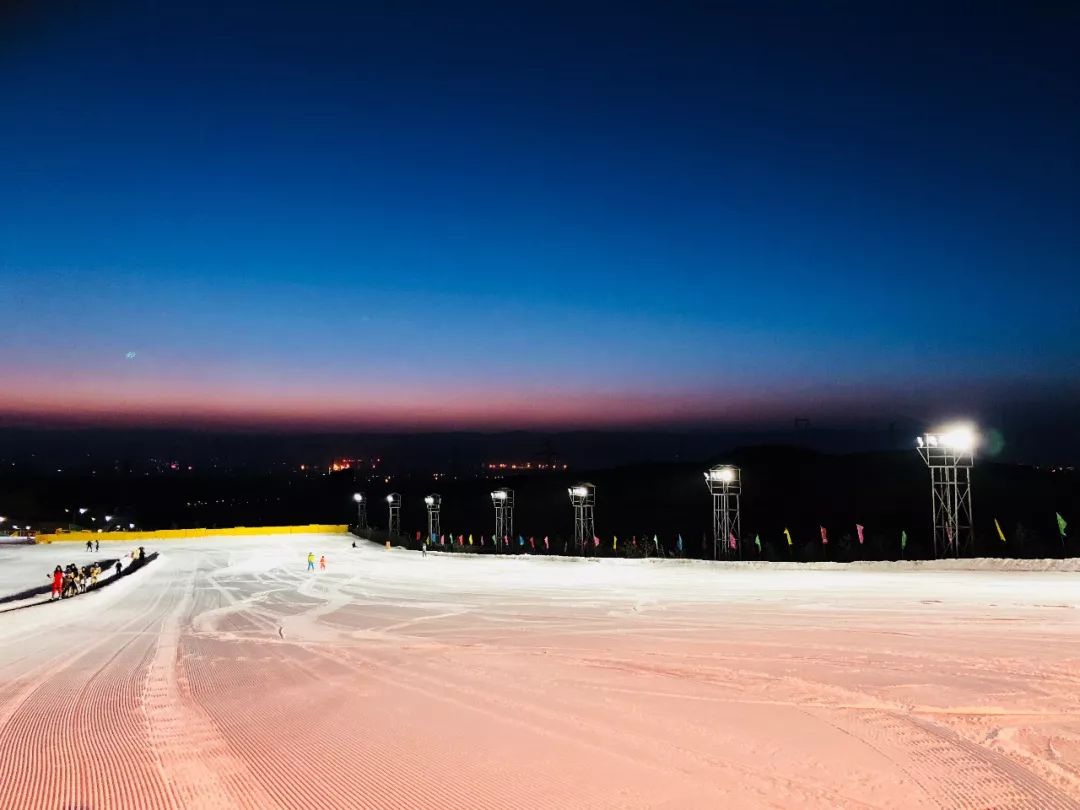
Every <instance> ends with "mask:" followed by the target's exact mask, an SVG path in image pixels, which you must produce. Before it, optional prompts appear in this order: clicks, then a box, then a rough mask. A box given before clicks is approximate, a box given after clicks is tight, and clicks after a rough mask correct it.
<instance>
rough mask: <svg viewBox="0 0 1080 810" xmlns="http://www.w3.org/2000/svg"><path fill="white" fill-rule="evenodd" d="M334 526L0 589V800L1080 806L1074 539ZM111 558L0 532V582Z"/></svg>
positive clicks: (1078, 579)
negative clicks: (309, 557) (802, 561)
mask: <svg viewBox="0 0 1080 810" xmlns="http://www.w3.org/2000/svg"><path fill="white" fill-rule="evenodd" d="M349 543H350V538H349V537H347V536H346V537H342V536H340V535H337V536H334V535H326V536H303V537H265V538H236V539H215V540H211V541H206V540H199V541H191V542H186V541H185V542H176V541H173V542H169V543H162V544H160V545H159V546H157V547H155V548H149V547H148V551H152V550H159V551H161V552H162V556H161V558H160V559H159V560H158V561H156V562H154V563H152V564H151V565H150V566H148V567H147V568H146V569H145V570H143V571H140V572H137V573H136V574H134V575H133V576H131V577H126V578H124V579H123V580H121V581H120V582H119V583H117V584H116V585H114V586H111V587H109V588H106V589H104V590H102V591H100V592H95V593H91V594H87V595H85V596H81V597H78V598H76V599H72V600H67V601H65V602H63V603H57V604H50V605H45V606H42V607H35V608H29V609H25V610H18V611H13V612H0V808H20V810H21V809H22V808H56V807H92V808H146V809H147V810H153V808H200V807H202V808H209V807H249V808H273V807H290V808H323V807H334V808H336V807H341V808H354V807H361V808H363V807H369V808H376V807H379V808H382V807H401V808H405V807H417V808H431V807H462V808H503V807H515V808H516V807H522V808H525V807H536V808H550V807H575V808H602V807H624V808H640V807H662V808H697V807H700V808H717V807H751V808H757V807H777V808H779V807H783V808H792V807H820V808H835V807H904V808H909V807H916V808H917V807H966V808H1009V807H1016V808H1040V809H1041V808H1073V807H1080V801H1078V797H1080V618H1078V614H1077V610H1076V606H1077V602H1078V594H1080V572H1078V571H1077V570H1076V566H1075V563H1073V562H1071V561H1069V562H1066V563H1063V562H1061V561H1017V562H1016V563H1015V564H1013V563H1006V562H1003V561H994V560H987V561H972V560H963V561H944V562H937V563H933V564H925V565H915V564H911V563H897V564H889V563H874V564H865V565H854V566H836V565H818V566H813V567H808V566H785V565H757V564H750V563H744V564H713V563H700V562H697V563H690V562H679V561H664V562H660V561H649V560H604V561H596V560H567V559H559V558H525V557H504V558H495V557H478V556H464V555H463V556H451V555H440V554H429V555H428V557H427V558H421V557H420V555H419V554H418V553H414V552H406V551H400V550H394V551H386V550H385V549H383V548H381V547H378V546H373V545H368V544H363V547H362V548H359V549H352V548H350V547H349ZM122 550H123V551H125V552H126V551H129V550H130V549H128V548H126V547H124V548H123V549H122ZM308 550H311V551H314V552H315V553H316V555H319V554H326V555H327V558H328V570H327V571H325V572H315V573H314V574H309V573H307V572H306V571H305V570H304V556H305V555H306V553H307V552H308ZM107 552H108V554H107ZM114 554H115V551H114V550H113V547H112V546H111V545H109V546H108V547H107V545H106V544H105V543H103V544H102V549H101V554H100V555H93V554H90V555H86V553H85V552H81V551H79V550H78V548H77V547H71V546H60V545H54V546H48V547H8V548H0V593H8V592H12V591H16V590H19V589H21V588H22V587H25V585H26V584H27V582H28V581H29V582H30V583H31V584H33V581H34V580H36V579H40V580H41V581H44V577H45V576H46V574H47V573H48V571H50V570H51V569H52V567H53V565H55V564H57V563H58V562H63V563H66V562H67V561H68V559H69V558H70V559H71V561H74V562H80V561H81V560H82V556H83V555H85V556H86V557H87V559H89V558H91V557H94V556H112V555H114ZM1021 563H1022V564H1021ZM1007 567H1011V568H1023V569H1026V570H1003V569H1004V568H1007ZM973 569H974V570H973ZM1049 569H1054V570H1049Z"/></svg>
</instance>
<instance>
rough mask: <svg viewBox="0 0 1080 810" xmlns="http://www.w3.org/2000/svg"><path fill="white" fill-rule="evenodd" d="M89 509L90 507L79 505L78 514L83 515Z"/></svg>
mask: <svg viewBox="0 0 1080 810" xmlns="http://www.w3.org/2000/svg"><path fill="white" fill-rule="evenodd" d="M89 511H90V509H89V508H88V507H85V506H80V507H79V514H80V515H85V514H86V513H87V512H89Z"/></svg>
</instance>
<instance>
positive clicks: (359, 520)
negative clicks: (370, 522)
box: [352, 492, 367, 530]
mask: <svg viewBox="0 0 1080 810" xmlns="http://www.w3.org/2000/svg"><path fill="white" fill-rule="evenodd" d="M352 499H353V500H354V501H356V526H357V528H358V529H361V530H363V529H366V528H367V498H365V497H364V493H363V492H354V493H353V496H352Z"/></svg>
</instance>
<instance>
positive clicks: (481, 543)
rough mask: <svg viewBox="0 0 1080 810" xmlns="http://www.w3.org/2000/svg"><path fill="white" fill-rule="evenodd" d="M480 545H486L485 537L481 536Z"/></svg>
mask: <svg viewBox="0 0 1080 810" xmlns="http://www.w3.org/2000/svg"><path fill="white" fill-rule="evenodd" d="M480 545H484V535H480Z"/></svg>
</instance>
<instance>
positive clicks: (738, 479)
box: [705, 464, 742, 560]
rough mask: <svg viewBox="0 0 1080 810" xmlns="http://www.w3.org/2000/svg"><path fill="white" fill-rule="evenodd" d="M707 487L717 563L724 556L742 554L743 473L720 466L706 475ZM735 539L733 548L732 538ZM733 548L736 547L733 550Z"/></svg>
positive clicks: (709, 470)
mask: <svg viewBox="0 0 1080 810" xmlns="http://www.w3.org/2000/svg"><path fill="white" fill-rule="evenodd" d="M705 485H706V486H707V487H708V488H709V492H711V493H712V500H713V559H714V560H715V559H717V558H719V556H720V554H721V553H723V554H725V555H732V556H733V555H736V554H738V553H739V551H740V549H739V544H738V539H739V537H741V536H742V517H741V515H740V513H739V496H740V495H741V494H742V471H741V470H740V469H739V468H738V467H733V466H732V465H730V464H717V465H716V466H715V467H710V468H709V469H708V470H706V472H705ZM733 537H734V538H735V543H734V544H732V542H731V538H733ZM732 545H734V546H735V547H734V548H732Z"/></svg>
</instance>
